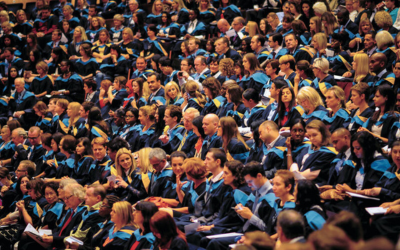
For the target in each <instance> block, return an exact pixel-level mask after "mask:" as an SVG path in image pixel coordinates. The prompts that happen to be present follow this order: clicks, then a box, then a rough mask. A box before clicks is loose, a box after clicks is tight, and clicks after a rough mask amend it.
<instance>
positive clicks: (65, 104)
mask: <svg viewBox="0 0 400 250" xmlns="http://www.w3.org/2000/svg"><path fill="white" fill-rule="evenodd" d="M56 105H58V106H60V107H61V108H63V109H65V110H66V109H67V108H68V105H69V101H68V100H67V99H58V100H57V103H56Z"/></svg>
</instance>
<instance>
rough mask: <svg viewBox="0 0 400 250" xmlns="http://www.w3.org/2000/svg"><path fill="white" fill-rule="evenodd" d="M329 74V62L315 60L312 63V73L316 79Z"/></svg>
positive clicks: (322, 59)
mask: <svg viewBox="0 0 400 250" xmlns="http://www.w3.org/2000/svg"><path fill="white" fill-rule="evenodd" d="M328 72H329V61H328V60H327V59H325V58H317V59H315V60H314V63H313V73H314V75H315V76H316V77H322V76H323V75H325V74H328Z"/></svg>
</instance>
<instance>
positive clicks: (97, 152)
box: [93, 144, 107, 160]
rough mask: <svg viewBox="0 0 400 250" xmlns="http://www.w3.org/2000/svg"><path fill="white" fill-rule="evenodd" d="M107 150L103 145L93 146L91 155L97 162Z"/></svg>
mask: <svg viewBox="0 0 400 250" xmlns="http://www.w3.org/2000/svg"><path fill="white" fill-rule="evenodd" d="M106 152H107V149H106V147H104V146H103V145H100V144H94V145H93V155H94V157H95V158H96V159H97V160H102V159H103V158H104V156H106Z"/></svg>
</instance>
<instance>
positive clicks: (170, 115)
mask: <svg viewBox="0 0 400 250" xmlns="http://www.w3.org/2000/svg"><path fill="white" fill-rule="evenodd" d="M181 119H182V109H181V107H179V106H176V105H168V106H167V108H166V109H165V114H164V121H165V125H167V126H169V128H170V129H172V128H173V127H175V125H176V124H178V123H180V122H181Z"/></svg>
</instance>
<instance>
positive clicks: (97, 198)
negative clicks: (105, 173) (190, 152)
mask: <svg viewBox="0 0 400 250" xmlns="http://www.w3.org/2000/svg"><path fill="white" fill-rule="evenodd" d="M105 197H106V190H105V188H104V187H103V185H100V184H92V185H89V186H88V187H87V188H86V195H85V205H87V206H89V207H92V206H94V205H96V204H97V203H99V202H101V201H103V200H104V198H105Z"/></svg>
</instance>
